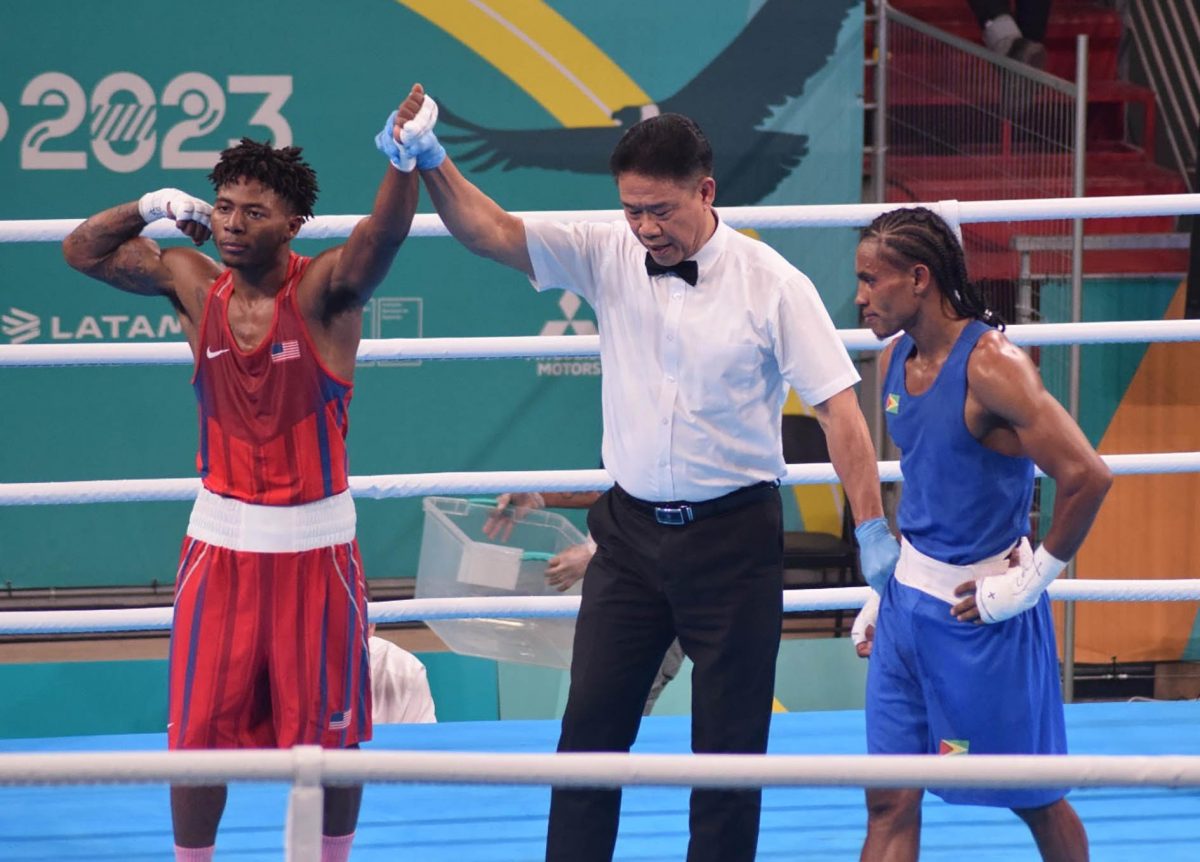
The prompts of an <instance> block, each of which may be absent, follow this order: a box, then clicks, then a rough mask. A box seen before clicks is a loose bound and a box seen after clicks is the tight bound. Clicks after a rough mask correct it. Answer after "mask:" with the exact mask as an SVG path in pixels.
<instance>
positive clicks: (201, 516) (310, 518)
mask: <svg viewBox="0 0 1200 862" xmlns="http://www.w3.org/2000/svg"><path fill="white" fill-rule="evenodd" d="M354 527H355V512H354V500H353V499H351V497H350V492H349V491H343V492H342V493H340V494H335V495H334V496H332V497H326V498H325V499H323V500H317V501H315V502H312V503H302V504H300V505H298V506H260V505H256V504H254V503H243V502H242V501H241V500H234V499H233V498H231V497H222V496H220V495H219V494H214V493H212V492H211V491H209V490H208V489H206V488H201V489H200V493H199V495H197V497H196V504H195V505H194V506H192V517H191V519H190V520H189V521H188V529H187V534H188V535H189V536H191V537H192V538H193V539H199V540H200V541H202V542H207V543H208V544H210V545H216V546H217V547H220V548H229V549H230V550H232V551H250V552H252V553H259V554H288V553H295V552H298V551H311V550H314V549H316V548H327V547H329V546H331V545H344V544H345V543H347V542H350V541H352V540H353V539H354Z"/></svg>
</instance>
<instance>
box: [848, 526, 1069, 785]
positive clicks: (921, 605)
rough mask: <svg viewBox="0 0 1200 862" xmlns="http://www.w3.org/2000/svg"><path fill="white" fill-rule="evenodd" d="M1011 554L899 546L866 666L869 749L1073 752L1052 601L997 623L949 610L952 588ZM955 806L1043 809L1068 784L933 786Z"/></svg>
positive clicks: (999, 568) (885, 751)
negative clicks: (967, 561) (977, 558)
mask: <svg viewBox="0 0 1200 862" xmlns="http://www.w3.org/2000/svg"><path fill="white" fill-rule="evenodd" d="M1005 557H1006V554H1000V555H997V556H996V557H994V558H989V559H988V560H984V561H981V562H980V563H975V564H973V565H971V566H952V565H950V564H948V563H943V562H941V561H938V560H933V559H931V558H930V557H926V556H925V555H924V554H921V553H920V552H919V551H917V550H916V549H915V548H913V547H912V546H911V545H910V544H909V543H908V542H907V541H905V542H904V543H903V544H902V546H901V552H900V562H899V564H898V565H897V567H896V576H895V577H893V578H892V579H891V580H890V581H889V582H888V585H887V588H886V590H885V591H884V595H883V598H882V602H881V604H880V608H879V619H878V621H877V622H876V624H875V641H874V645H873V647H872V649H871V658H870V664H869V666H868V670H867V703H866V718H867V750H868V752H870V753H871V754H944V755H967V754H1066V753H1067V734H1066V727H1065V723H1064V719H1063V707H1062V690H1061V688H1060V685H1059V676H1058V650H1057V646H1056V644H1055V637H1054V621H1053V619H1052V617H1051V615H1050V601H1049V599H1048V598H1047V597H1046V596H1045V595H1043V596H1042V598H1041V600H1040V601H1039V602H1038V604H1037V605H1036V606H1035V607H1033V608H1030V609H1029V610H1027V611H1025V612H1024V613H1021V614H1018V615H1017V616H1015V617H1013V618H1012V619H1008V620H1005V621H1003V622H1001V623H996V624H994V625H977V624H975V623H964V622H959V621H958V620H956V619H955V618H954V617H953V616H951V614H950V608H951V607H952V606H953V604H954V603H956V602H957V600H956V599H954V596H953V591H954V588H955V587H956V586H957V585H958V584H960V583H962V582H963V581H967V580H972V579H978V578H980V577H983V576H984V575H985V574H995V573H996V572H997V571H1003V570H1004V569H1005V568H1006V566H1007V562H1006V560H1005ZM929 789H930V791H931V792H933V793H936V794H937V795H938V796H940V797H941V798H942V799H944V800H946V801H947V802H950V803H954V804H957V805H994V806H1000V807H1004V808H1040V807H1042V806H1045V805H1049V804H1051V803H1053V802H1056V801H1058V800H1059V799H1062V798H1063V797H1064V796H1065V795H1066V794H1067V790H1066V789H1065V788H1050V789H1047V788H1038V789H1028V790H1026V789H999V788H997V789H988V788H942V789H938V788H932V787H931V788H929Z"/></svg>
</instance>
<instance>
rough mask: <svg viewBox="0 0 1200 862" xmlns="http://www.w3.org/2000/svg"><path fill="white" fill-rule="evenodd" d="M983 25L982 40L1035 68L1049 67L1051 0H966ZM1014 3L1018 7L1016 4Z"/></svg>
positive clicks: (993, 49)
mask: <svg viewBox="0 0 1200 862" xmlns="http://www.w3.org/2000/svg"><path fill="white" fill-rule="evenodd" d="M967 3H968V4H969V5H970V7H971V11H972V12H974V13H975V17H976V18H977V19H978V20H979V26H980V27H981V28H983V44H985V45H987V47H988V48H989V49H990V50H992V51H995V52H996V53H997V54H1001V55H1003V56H1005V57H1011V58H1012V59H1014V60H1016V61H1018V62H1020V63H1025V64H1026V65H1028V66H1032V67H1034V68H1035V69H1045V68H1046V46H1045V45H1044V44H1043V42H1044V41H1045V38H1046V22H1047V21H1048V20H1049V19H1050V0H967ZM1014 5H1015V7H1016V8H1015V9H1014V8H1013V7H1014Z"/></svg>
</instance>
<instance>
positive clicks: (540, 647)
mask: <svg viewBox="0 0 1200 862" xmlns="http://www.w3.org/2000/svg"><path fill="white" fill-rule="evenodd" d="M424 509H425V526H424V531H423V534H422V536H421V558H420V562H419V563H418V565H417V587H416V597H417V598H419V599H426V598H430V599H432V598H450V597H455V598H459V597H466V596H562V595H568V596H569V595H578V594H579V592H580V590H581V589H582V586H583V584H582V583H581V582H579V581H577V582H575V583H574V584H573V585H572V586H571V588H570V589H569V590H566V591H565V592H561V593H560V592H559V591H558V590H556V589H554V588H553V587H551V586H549V585H547V583H546V561H547V560H548V559H549V557H551V556H553V555H555V554H557V553H559V552H561V551H563V550H565V549H567V548H569V547H571V546H572V545H578V544H580V543H582V542H583V541H584V536H583V534H582V533H580V532H579V530H578V529H576V527H575V525H574V524H572V523H571V522H570V521H568V520H567V519H566V518H564V517H563V516H562V515H558V514H556V513H554V512H547V511H545V510H542V509H534V510H531V511H529V512H527V513H525V514H524V515H523V516H522V517H521V518H519V519H517V520H515V521H514V522H513V524H512V532H511V534H509V536H508V537H507V539H506V541H504V542H503V543H498V542H496V541H495V540H493V539H489V538H488V537H487V536H485V535H484V533H483V526H484V524H485V523H486V522H487V519H488V516H489V515H490V514H491V513H492V512H493V511H494V510H495V504H494V503H491V502H481V501H475V500H464V499H459V498H455V497H426V498H425V501H424ZM427 624H428V626H429V627H430V628H431V629H433V631H434V632H435V633H436V634H437V636H438V637H440V638H441V639H442V640H443V641H445V643H446V646H448V647H450V649H452V650H454V651H455V652H457V653H461V654H463V655H473V656H480V657H482V658H491V659H497V660H499V661H514V662H522V663H524V664H535V665H543V666H545V667H558V668H568V667H570V666H571V642H572V639H573V638H574V636H575V618H574V617H569V618H565V619H564V618H552V619H550V618H548V619H476V620H430V621H429V622H428V623H427Z"/></svg>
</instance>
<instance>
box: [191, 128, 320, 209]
mask: <svg viewBox="0 0 1200 862" xmlns="http://www.w3.org/2000/svg"><path fill="white" fill-rule="evenodd" d="M301 152H302V151H301V149H300V147H280V148H279V149H275V148H274V147H272V146H271V145H270V144H269V143H259V142H258V141H252V140H250V139H249V138H242V140H241V142H240V143H238V144H236V145H234V146H232V147H229V148H228V149H225V150H222V151H221V159H220V161H218V162H217V166H216V167H215V168H213V170H212V173H211V174H209V175H208V178H209V180H210V181H211V182H212V184H213V188H214V189H217V190H219V189H220V188H221V187H222V186H225V185H229V184H230V183H236V182H237V181H238V180H257V181H258V182H260V183H262V184H263V185H264V186H266V187H267V188H269V189H270V190H271V191H273V192H275V194H277V195H279V196H280V197H281V198H283V199H284V200H285V201H287V203H288V205H289V206H290V207H291V208H292V212H293V213H295V214H296V215H298V216H301V217H303V218H306V219H308V218H312V214H313V206H314V205H315V204H316V202H317V190H318V189H317V174H316V172H315V171H314V170H313V169H312V166H311V165H309V164H308V162H306V161H304V159H302V158H300V153H301Z"/></svg>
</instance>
